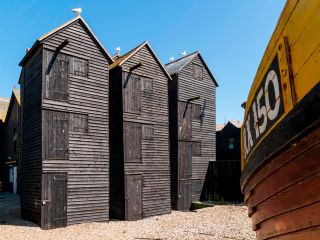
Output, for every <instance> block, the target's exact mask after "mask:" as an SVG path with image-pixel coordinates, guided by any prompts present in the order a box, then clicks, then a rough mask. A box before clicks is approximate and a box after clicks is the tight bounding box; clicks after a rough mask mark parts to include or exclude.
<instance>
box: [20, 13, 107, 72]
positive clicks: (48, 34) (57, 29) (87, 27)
mask: <svg viewBox="0 0 320 240" xmlns="http://www.w3.org/2000/svg"><path fill="white" fill-rule="evenodd" d="M77 21H79V22H81V23H82V24H83V25H84V26H85V28H86V29H87V30H88V31H89V33H90V35H91V37H92V38H93V39H94V41H95V42H96V44H97V45H98V46H99V47H100V48H101V50H102V51H103V53H104V54H105V56H106V58H108V60H109V62H110V63H112V62H113V60H112V57H111V56H110V54H109V53H108V51H107V50H106V49H105V48H104V46H103V45H102V44H101V42H100V41H99V39H98V38H97V37H96V35H95V34H94V33H93V32H92V30H91V29H90V27H89V25H88V24H87V23H86V22H85V21H84V19H83V18H82V17H81V16H77V17H75V18H73V19H71V20H70V21H68V22H66V23H64V24H62V25H60V26H59V27H57V28H55V29H53V30H52V31H50V32H48V33H46V34H44V35H42V36H41V37H40V38H38V39H37V40H36V42H35V43H34V44H33V46H32V47H31V49H30V50H29V51H28V52H27V53H26V55H25V56H24V57H23V59H22V60H21V62H20V63H19V65H20V66H23V65H24V63H25V62H26V60H27V59H28V58H29V57H30V56H31V55H32V54H33V53H34V52H35V50H36V49H37V48H38V46H39V45H40V44H42V43H43V42H44V41H45V40H47V39H48V38H49V37H51V36H52V35H53V34H55V33H57V32H59V31H61V30H63V29H65V28H66V27H68V26H70V25H71V24H73V23H75V22H77Z"/></svg>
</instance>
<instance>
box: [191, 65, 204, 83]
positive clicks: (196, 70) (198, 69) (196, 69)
mask: <svg viewBox="0 0 320 240" xmlns="http://www.w3.org/2000/svg"><path fill="white" fill-rule="evenodd" d="M202 75H203V72H202V66H199V65H196V64H193V78H194V79H197V80H200V81H202V77H203V76H202Z"/></svg>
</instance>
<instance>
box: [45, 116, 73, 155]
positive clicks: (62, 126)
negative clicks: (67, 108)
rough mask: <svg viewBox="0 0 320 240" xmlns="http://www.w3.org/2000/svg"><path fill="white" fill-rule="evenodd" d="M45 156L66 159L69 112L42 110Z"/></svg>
mask: <svg viewBox="0 0 320 240" xmlns="http://www.w3.org/2000/svg"><path fill="white" fill-rule="evenodd" d="M44 118H45V119H44V122H45V124H44V127H45V134H44V136H45V139H44V141H45V143H44V145H45V147H46V158H52V159H68V138H69V114H68V113H64V112H57V111H44Z"/></svg>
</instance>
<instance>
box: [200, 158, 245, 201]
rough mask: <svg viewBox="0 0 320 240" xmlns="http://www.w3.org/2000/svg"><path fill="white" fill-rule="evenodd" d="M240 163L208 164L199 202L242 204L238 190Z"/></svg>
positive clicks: (233, 161) (225, 161)
mask: <svg viewBox="0 0 320 240" xmlns="http://www.w3.org/2000/svg"><path fill="white" fill-rule="evenodd" d="M240 176H241V162H240V161H239V160H224V161H214V162H210V163H209V167H208V171H207V174H206V179H205V183H204V186H203V190H202V193H201V201H221V202H223V201H228V202H242V201H243V195H242V193H241V190H240Z"/></svg>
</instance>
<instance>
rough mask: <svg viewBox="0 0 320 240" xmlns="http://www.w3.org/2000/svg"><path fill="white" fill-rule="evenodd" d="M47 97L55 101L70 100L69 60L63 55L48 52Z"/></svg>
mask: <svg viewBox="0 0 320 240" xmlns="http://www.w3.org/2000/svg"><path fill="white" fill-rule="evenodd" d="M47 63H48V64H47V69H46V91H45V96H46V97H47V98H51V99H54V100H68V64H69V63H68V59H67V56H65V55H63V54H55V53H53V52H49V51H48V52H47Z"/></svg>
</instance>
